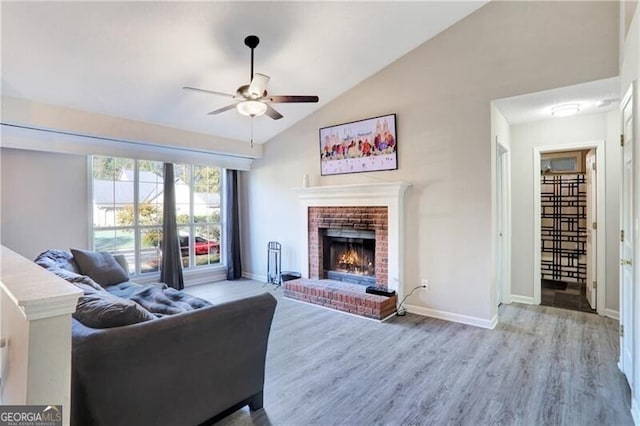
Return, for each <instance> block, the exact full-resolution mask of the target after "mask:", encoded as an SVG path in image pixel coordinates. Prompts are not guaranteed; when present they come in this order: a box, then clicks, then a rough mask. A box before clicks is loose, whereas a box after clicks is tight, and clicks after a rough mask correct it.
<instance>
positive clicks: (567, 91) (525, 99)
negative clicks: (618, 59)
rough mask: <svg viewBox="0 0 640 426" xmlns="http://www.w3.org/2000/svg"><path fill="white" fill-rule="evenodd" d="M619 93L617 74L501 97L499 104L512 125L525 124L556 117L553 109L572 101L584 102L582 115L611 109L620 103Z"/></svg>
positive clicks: (581, 108)
mask: <svg viewBox="0 0 640 426" xmlns="http://www.w3.org/2000/svg"><path fill="white" fill-rule="evenodd" d="M619 93H620V79H619V78H618V77H613V78H607V79H604V80H597V81H591V82H588V83H582V84H576V85H572V86H567V87H561V88H557V89H552V90H545V91H542V92H537V93H529V94H526V95H520V96H514V97H511V98H505V99H500V100H497V101H496V102H495V105H496V107H498V109H499V110H500V112H502V114H503V115H504V117H505V118H506V119H507V121H508V122H509V123H510V124H512V125H513V124H524V123H530V122H533V121H540V120H549V119H552V118H555V117H553V116H552V115H551V108H553V107H554V106H557V105H563V104H569V103H572V104H573V103H575V104H579V105H580V112H579V113H578V114H593V113H599V112H606V111H611V110H614V109H617V108H618V106H619V105H620V99H619V96H620V95H619Z"/></svg>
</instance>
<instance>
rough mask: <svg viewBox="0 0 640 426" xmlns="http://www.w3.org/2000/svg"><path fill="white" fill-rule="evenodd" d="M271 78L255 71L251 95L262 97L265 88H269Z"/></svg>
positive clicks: (250, 87)
mask: <svg viewBox="0 0 640 426" xmlns="http://www.w3.org/2000/svg"><path fill="white" fill-rule="evenodd" d="M269 79H270V77H269V76H268V75H264V74H260V73H255V74H254V76H253V79H252V80H251V84H250V85H249V95H254V96H257V97H261V96H262V95H263V94H264V92H265V90H267V83H268V82H269Z"/></svg>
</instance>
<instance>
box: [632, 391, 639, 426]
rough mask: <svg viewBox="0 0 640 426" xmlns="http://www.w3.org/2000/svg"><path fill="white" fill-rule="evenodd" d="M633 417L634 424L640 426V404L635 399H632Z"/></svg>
mask: <svg viewBox="0 0 640 426" xmlns="http://www.w3.org/2000/svg"><path fill="white" fill-rule="evenodd" d="M631 417H632V418H633V424H635V425H640V411H638V403H637V402H636V399H635V398H633V397H632V398H631Z"/></svg>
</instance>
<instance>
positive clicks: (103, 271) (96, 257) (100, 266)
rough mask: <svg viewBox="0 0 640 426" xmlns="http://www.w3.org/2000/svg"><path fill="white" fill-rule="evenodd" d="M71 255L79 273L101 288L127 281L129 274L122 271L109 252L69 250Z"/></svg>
mask: <svg viewBox="0 0 640 426" xmlns="http://www.w3.org/2000/svg"><path fill="white" fill-rule="evenodd" d="M71 253H72V254H73V258H74V259H75V261H76V263H77V265H78V268H80V272H81V273H82V274H84V275H88V276H89V277H90V278H91V279H93V280H94V281H95V282H97V283H98V284H100V285H101V286H103V287H105V286H110V285H113V284H118V283H121V282H123V281H128V280H129V273H128V272H127V271H125V270H124V269H122V266H120V264H119V263H118V262H117V261H116V259H115V258H114V257H113V255H112V254H111V253H109V252H106V251H101V252H94V251H87V250H79V249H71Z"/></svg>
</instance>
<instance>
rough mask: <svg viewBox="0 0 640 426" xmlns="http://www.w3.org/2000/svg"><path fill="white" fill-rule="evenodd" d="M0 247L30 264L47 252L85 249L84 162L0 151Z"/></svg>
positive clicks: (78, 157) (61, 156)
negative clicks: (2, 246) (14, 253)
mask: <svg viewBox="0 0 640 426" xmlns="http://www.w3.org/2000/svg"><path fill="white" fill-rule="evenodd" d="M0 165H1V173H2V177H1V181H0V182H1V199H2V205H1V210H2V212H1V213H2V214H1V221H2V222H1V223H2V234H1V241H2V244H3V245H5V246H7V247H9V248H10V249H12V250H14V251H16V252H17V253H19V254H21V255H23V256H24V257H26V258H28V259H34V258H35V257H36V256H37V255H38V254H39V253H41V252H43V251H45V250H47V249H51V248H59V249H69V248H70V247H74V248H87V245H88V239H89V237H88V233H89V225H90V224H89V219H88V218H89V204H88V194H87V185H88V182H87V159H86V157H85V156H81V155H66V154H53V153H46V152H37V151H24V150H17V149H6V148H2V149H1V150H0Z"/></svg>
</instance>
